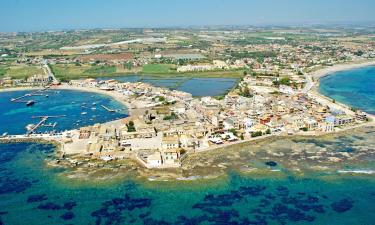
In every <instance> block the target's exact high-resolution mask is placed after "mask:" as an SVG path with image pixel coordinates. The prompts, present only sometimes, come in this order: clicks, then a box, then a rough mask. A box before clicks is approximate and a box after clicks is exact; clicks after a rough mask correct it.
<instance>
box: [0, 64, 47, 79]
mask: <svg viewBox="0 0 375 225" xmlns="http://www.w3.org/2000/svg"><path fill="white" fill-rule="evenodd" d="M43 73H44V71H43V69H42V68H40V67H37V66H1V67H0V76H10V77H12V78H13V79H26V78H27V77H28V76H31V75H35V74H43Z"/></svg>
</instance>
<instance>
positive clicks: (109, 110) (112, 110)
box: [101, 105, 116, 112]
mask: <svg viewBox="0 0 375 225" xmlns="http://www.w3.org/2000/svg"><path fill="white" fill-rule="evenodd" d="M101 106H102V107H103V108H104V109H105V110H107V111H108V112H116V110H114V109H110V108H108V107H106V106H104V105H101Z"/></svg>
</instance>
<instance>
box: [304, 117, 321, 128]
mask: <svg viewBox="0 0 375 225" xmlns="http://www.w3.org/2000/svg"><path fill="white" fill-rule="evenodd" d="M304 122H305V127H306V128H307V129H308V130H315V129H316V128H318V122H317V121H316V120H315V119H313V118H306V119H305V120H304Z"/></svg>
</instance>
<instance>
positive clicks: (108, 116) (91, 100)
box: [0, 90, 128, 134]
mask: <svg viewBox="0 0 375 225" xmlns="http://www.w3.org/2000/svg"><path fill="white" fill-rule="evenodd" d="M30 92H31V91H11V92H1V93H0V106H1V107H0V134H3V133H4V132H8V133H9V134H23V133H26V128H25V127H26V126H27V125H28V124H31V123H33V124H36V123H38V122H39V119H38V118H35V119H33V118H32V117H33V116H46V115H47V116H56V115H66V116H65V117H61V118H51V119H48V121H47V124H49V123H52V124H54V123H55V122H56V123H57V125H56V126H55V128H51V127H49V128H47V127H46V128H45V129H43V128H42V129H41V130H40V131H46V130H49V131H50V130H53V129H54V130H57V131H63V130H70V129H73V128H78V127H82V126H87V125H93V124H95V123H103V122H107V121H111V120H115V119H118V118H124V117H127V114H128V111H127V109H126V107H125V106H124V105H122V104H121V103H119V102H117V101H115V100H114V99H112V98H111V97H108V96H105V95H100V94H93V93H89V92H78V91H70V90H59V91H54V90H49V91H47V92H44V94H47V95H48V98H47V97H45V96H30V97H26V98H24V99H22V100H24V101H28V100H34V101H35V102H36V103H35V104H34V105H32V106H29V107H27V106H26V104H25V103H16V102H10V99H11V98H16V97H19V96H22V95H25V94H27V93H30ZM101 105H104V106H106V107H109V108H111V109H115V110H117V112H114V113H109V112H107V111H106V110H105V109H104V108H102V107H101ZM82 113H86V114H82Z"/></svg>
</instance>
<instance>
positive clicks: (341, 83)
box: [319, 66, 375, 114]
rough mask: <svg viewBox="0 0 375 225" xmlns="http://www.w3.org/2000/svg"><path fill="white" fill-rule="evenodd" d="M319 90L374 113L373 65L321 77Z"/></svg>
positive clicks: (374, 85) (340, 100) (374, 69)
mask: <svg viewBox="0 0 375 225" xmlns="http://www.w3.org/2000/svg"><path fill="white" fill-rule="evenodd" d="M319 91H320V92H321V93H322V94H323V95H326V96H328V97H331V98H333V99H335V100H337V101H339V102H342V103H345V104H348V105H350V106H353V107H354V108H358V109H362V110H364V111H366V112H368V113H371V114H375V66H368V67H362V68H358V69H353V70H346V71H340V72H337V73H334V74H332V75H330V76H326V77H323V78H322V79H321V80H320V87H319Z"/></svg>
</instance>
